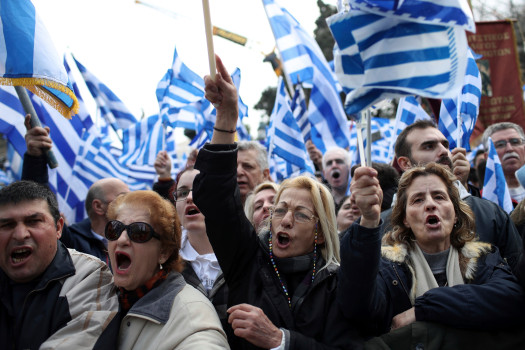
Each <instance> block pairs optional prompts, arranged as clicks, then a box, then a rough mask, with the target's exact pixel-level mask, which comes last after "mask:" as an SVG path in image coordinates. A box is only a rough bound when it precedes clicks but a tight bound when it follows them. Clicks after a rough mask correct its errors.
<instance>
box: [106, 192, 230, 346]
mask: <svg viewBox="0 0 525 350" xmlns="http://www.w3.org/2000/svg"><path fill="white" fill-rule="evenodd" d="M107 216H108V219H109V220H110V221H109V222H108V223H107V225H106V228H105V235H106V238H107V240H108V254H109V258H110V263H111V268H112V270H113V274H114V281H115V285H116V286H117V287H118V290H119V302H120V307H121V315H122V322H121V326H120V334H119V349H160V348H162V349H228V348H229V347H228V343H227V340H226V335H225V334H224V331H223V329H222V327H221V325H220V322H219V319H218V317H217V314H216V313H215V310H214V308H213V306H212V305H211V303H210V302H209V301H208V300H207V299H206V298H205V297H204V296H203V295H202V294H201V293H199V292H198V291H197V290H195V289H194V288H193V287H191V286H189V285H187V284H186V282H185V281H184V278H183V277H182V275H181V274H180V273H179V271H180V270H181V267H182V266H181V258H180V256H179V248H180V238H181V232H180V222H179V218H178V216H177V213H176V211H175V209H174V208H173V205H172V204H171V203H170V202H169V201H167V200H165V199H163V198H162V197H160V195H159V194H157V193H155V192H153V191H135V192H130V193H127V194H124V195H121V196H119V197H117V199H115V200H114V201H113V202H111V204H110V206H109V209H108V213H107Z"/></svg>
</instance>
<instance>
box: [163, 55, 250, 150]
mask: <svg viewBox="0 0 525 350" xmlns="http://www.w3.org/2000/svg"><path fill="white" fill-rule="evenodd" d="M231 77H232V80H233V83H234V85H235V86H236V87H237V91H238V90H239V87H240V82H241V72H240V70H239V69H238V68H237V69H236V70H235V71H234V73H233V74H232V75H231ZM156 94H157V100H158V101H159V107H160V116H161V118H163V119H164V118H166V120H168V123H169V125H170V126H171V127H173V128H177V127H180V128H185V129H191V130H195V131H196V132H197V136H196V137H195V138H194V139H193V140H192V141H191V145H192V146H194V147H195V146H196V147H197V148H200V146H202V145H204V143H205V142H207V141H209V140H211V135H212V133H213V125H214V124H215V119H216V111H215V108H214V107H213V106H212V104H211V103H210V102H209V101H208V100H206V99H205V98H204V79H202V78H201V77H200V76H198V75H197V74H196V73H194V72H193V71H192V70H190V69H189V68H188V67H187V66H186V65H185V64H184V63H183V62H182V60H181V59H180V57H179V55H178V53H177V49H176V48H175V50H174V54H173V64H172V68H170V69H168V72H167V73H166V74H165V75H164V77H163V78H162V79H161V81H160V82H159V84H158V85H157V91H156ZM238 102H239V119H238V122H237V135H238V137H239V139H240V140H249V134H248V132H247V130H246V128H245V127H244V125H243V124H242V119H243V118H244V117H245V116H247V115H248V107H247V106H246V104H244V102H243V101H242V99H241V98H240V96H239V101H238Z"/></svg>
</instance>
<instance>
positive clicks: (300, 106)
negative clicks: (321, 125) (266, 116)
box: [290, 84, 312, 142]
mask: <svg viewBox="0 0 525 350" xmlns="http://www.w3.org/2000/svg"><path fill="white" fill-rule="evenodd" d="M290 109H291V110H292V113H293V116H294V118H295V121H296V122H297V125H298V126H299V129H301V134H302V135H303V139H304V142H306V141H308V140H311V139H312V136H311V135H310V130H311V129H312V127H311V126H310V121H309V120H308V110H307V109H306V97H305V96H304V90H303V86H302V85H301V84H297V85H296V86H295V92H294V95H293V98H292V102H291V103H290Z"/></svg>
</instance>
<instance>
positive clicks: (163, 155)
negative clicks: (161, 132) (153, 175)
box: [153, 151, 171, 179]
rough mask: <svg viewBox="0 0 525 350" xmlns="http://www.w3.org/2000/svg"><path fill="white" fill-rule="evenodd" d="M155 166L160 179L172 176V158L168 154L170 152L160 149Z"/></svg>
mask: <svg viewBox="0 0 525 350" xmlns="http://www.w3.org/2000/svg"><path fill="white" fill-rule="evenodd" d="M153 167H154V168H155V171H156V172H157V175H159V178H160V179H168V178H171V159H170V157H169V156H168V152H166V151H160V152H159V153H157V157H156V158H155V163H153Z"/></svg>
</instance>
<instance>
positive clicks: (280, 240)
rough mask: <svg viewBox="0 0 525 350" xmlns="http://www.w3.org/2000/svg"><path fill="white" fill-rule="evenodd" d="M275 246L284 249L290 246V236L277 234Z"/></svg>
mask: <svg viewBox="0 0 525 350" xmlns="http://www.w3.org/2000/svg"><path fill="white" fill-rule="evenodd" d="M277 244H278V245H279V247H281V248H285V247H287V246H288V245H289V244H290V236H288V235H287V234H286V233H282V232H281V233H278V234H277Z"/></svg>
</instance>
